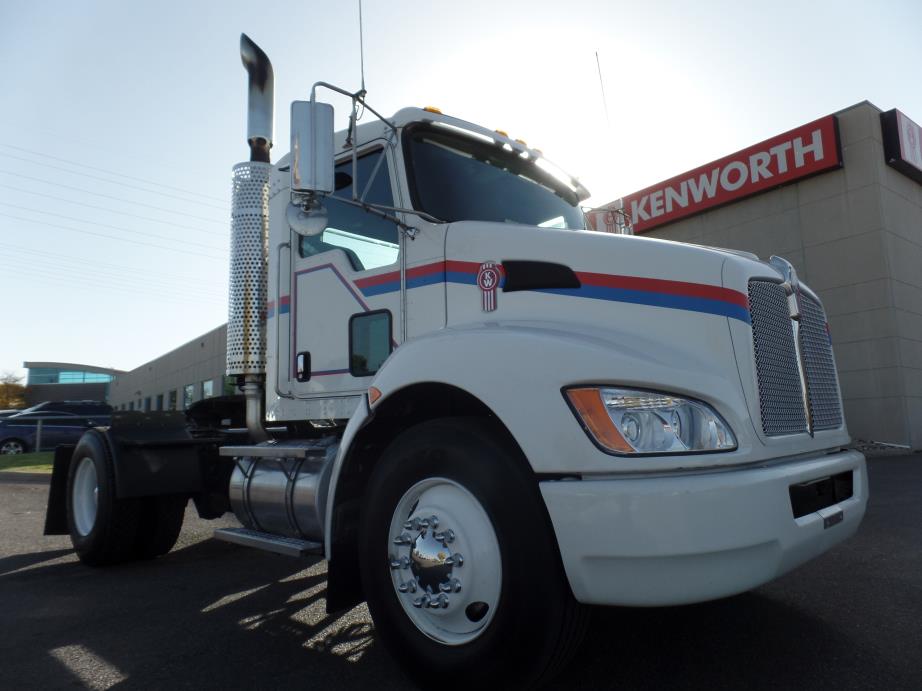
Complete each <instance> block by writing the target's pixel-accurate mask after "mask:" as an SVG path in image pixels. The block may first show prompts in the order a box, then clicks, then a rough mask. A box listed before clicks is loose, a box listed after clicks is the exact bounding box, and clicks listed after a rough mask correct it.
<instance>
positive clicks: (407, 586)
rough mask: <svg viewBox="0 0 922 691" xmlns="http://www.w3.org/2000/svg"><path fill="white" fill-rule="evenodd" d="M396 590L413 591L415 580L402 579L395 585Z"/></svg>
mask: <svg viewBox="0 0 922 691" xmlns="http://www.w3.org/2000/svg"><path fill="white" fill-rule="evenodd" d="M397 590H399V591H400V592H401V593H415V592H416V581H404V582H403V583H401V584H400V585H398V586H397Z"/></svg>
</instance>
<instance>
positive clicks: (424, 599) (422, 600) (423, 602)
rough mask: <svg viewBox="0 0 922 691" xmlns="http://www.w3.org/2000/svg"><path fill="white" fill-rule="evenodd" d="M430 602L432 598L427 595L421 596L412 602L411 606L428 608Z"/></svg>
mask: <svg viewBox="0 0 922 691" xmlns="http://www.w3.org/2000/svg"><path fill="white" fill-rule="evenodd" d="M430 602H432V598H431V597H429V595H421V596H420V597H418V598H416V599H415V600H413V606H414V607H416V608H421V607H428V606H429V603H430Z"/></svg>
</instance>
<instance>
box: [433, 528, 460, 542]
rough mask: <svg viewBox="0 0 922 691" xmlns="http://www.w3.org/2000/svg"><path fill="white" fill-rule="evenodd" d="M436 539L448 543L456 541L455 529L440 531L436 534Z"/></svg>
mask: <svg viewBox="0 0 922 691" xmlns="http://www.w3.org/2000/svg"><path fill="white" fill-rule="evenodd" d="M434 537H435V539H436V540H440V541H441V542H444V543H445V544H448V543H450V542H454V541H455V531H454V530H452V529H451V528H449V529H448V530H443V531H442V532H440V533H436V534H435V536H434Z"/></svg>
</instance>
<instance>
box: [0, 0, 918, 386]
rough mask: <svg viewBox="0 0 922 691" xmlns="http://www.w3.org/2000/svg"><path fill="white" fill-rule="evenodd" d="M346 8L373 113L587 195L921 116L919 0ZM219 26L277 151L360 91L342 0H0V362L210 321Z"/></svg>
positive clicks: (104, 359)
mask: <svg viewBox="0 0 922 691" xmlns="http://www.w3.org/2000/svg"><path fill="white" fill-rule="evenodd" d="M364 15H365V80H366V86H367V88H368V91H369V96H368V100H369V103H371V104H372V105H373V106H375V107H376V109H378V110H379V111H381V112H382V113H384V114H389V113H393V112H395V111H396V110H398V109H399V108H401V107H403V106H405V105H417V106H424V105H435V106H438V107H440V108H441V109H442V110H443V111H444V112H446V113H449V114H452V115H457V116H459V117H462V118H465V119H468V120H472V121H475V122H478V123H480V124H483V125H485V126H488V127H494V128H500V129H504V130H507V131H508V132H509V133H510V134H511V135H512V136H513V137H519V138H522V139H525V140H527V141H528V143H529V144H530V145H532V146H537V147H538V148H540V149H542V150H543V151H544V152H545V153H546V154H547V155H548V157H549V158H551V159H552V160H554V161H556V162H557V163H559V164H560V165H561V166H562V167H564V168H565V169H567V170H568V171H570V172H571V173H573V174H575V175H577V176H578V177H579V178H580V179H581V180H583V182H584V183H585V184H586V185H587V186H588V187H589V189H590V190H592V191H593V193H594V196H593V198H592V199H591V200H590V202H591V203H597V204H602V203H605V202H608V201H611V200H612V199H614V198H617V197H620V196H623V195H626V194H628V193H630V192H633V191H635V190H638V189H640V188H642V187H645V186H647V185H649V184H651V183H654V182H656V181H658V180H663V179H666V178H668V177H670V176H672V175H675V174H677V173H680V172H682V171H685V170H688V169H690V168H693V167H695V166H698V165H700V164H703V163H706V162H708V161H710V160H713V159H715V158H718V157H720V156H723V155H725V154H728V153H732V152H733V151H736V150H738V149H741V148H743V147H745V146H747V145H749V144H753V143H756V142H758V141H760V140H762V139H765V138H767V137H769V136H771V135H774V134H778V133H780V132H783V131H785V130H788V129H791V128H793V127H795V126H797V125H800V124H803V123H805V122H809V121H810V120H813V119H815V118H818V117H820V116H823V115H826V114H829V113H832V112H834V111H837V110H840V109H842V108H844V107H846V106H849V105H852V104H854V103H857V102H859V101H862V100H864V99H867V100H870V101H871V102H873V103H874V104H876V105H877V106H879V107H881V108H883V109H885V110H886V109H889V108H893V107H897V108H900V109H901V110H902V111H903V112H905V113H906V114H907V115H908V116H909V117H911V118H913V119H915V120H916V121H917V122H922V90H920V89H919V70H920V67H922V41H920V40H919V27H920V26H922V3H919V2H918V1H917V0H904V1H900V0H889V1H883V2H875V3H868V2H856V1H854V0H838V1H837V2H819V1H813V0H811V1H810V2H803V1H802V0H801V1H798V2H788V1H784V0H775V1H773V2H768V1H765V2H760V3H751V2H739V0H733V1H730V2H723V1H716V0H712V1H708V0H702V1H700V2H691V3H690V2H687V1H683V2H667V1H665V0H647V1H646V2H642V3H641V2H636V1H635V2H624V1H621V0H609V1H607V2H606V1H601V2H593V1H590V0H568V1H567V2H561V0H553V1H550V2H545V1H543V0H515V1H510V0H507V1H505V2H497V1H496V0H490V1H484V0H466V1H465V2H463V3H461V2H439V1H436V2H428V3H418V2H406V1H403V0H388V1H385V0H365V4H364ZM241 31H245V32H247V33H248V34H249V35H250V36H251V37H252V38H253V39H254V40H255V41H256V42H257V43H258V44H259V45H260V46H261V47H262V48H263V49H264V50H265V51H266V52H267V53H268V55H269V57H270V58H271V59H272V62H273V64H274V67H275V87H276V141H277V142H278V144H277V146H276V149H275V150H274V154H275V155H274V158H273V160H275V159H277V158H278V157H279V156H280V155H281V154H282V153H284V150H285V149H286V148H287V146H286V144H285V142H286V141H287V139H288V104H289V102H290V101H291V100H293V99H297V98H301V99H303V98H306V97H307V96H308V93H309V89H310V85H311V84H312V83H313V82H315V81H317V80H321V79H322V80H325V81H329V82H333V83H336V84H339V85H341V86H343V87H345V88H348V89H357V88H358V86H359V51H358V11H357V0H356V1H347V0H341V1H337V2H332V1H330V2H321V1H320V0H313V1H312V2H303V1H300V2H298V1H292V2H263V3H256V2H246V3H243V2H239V1H236V2H230V1H227V0H222V1H221V2H218V1H217V0H213V1H210V2H198V1H196V2H190V1H189V0H182V1H181V2H177V1H175V0H158V2H150V3H137V2H125V1H124V0H115V1H110V0H95V1H89V0H87V1H85V2H65V1H64V0H60V1H59V2H51V1H47V2H42V1H31V2H29V1H22V2H17V1H15V0H2V2H0V64H2V65H3V79H2V80H0V89H2V100H0V103H2V108H0V296H2V297H0V304H2V305H3V307H2V311H0V314H2V315H3V319H2V322H0V334H2V337H0V371H3V370H13V371H16V372H19V373H24V372H23V370H21V365H22V362H23V361H24V360H38V361H40V360H54V361H67V362H79V363H86V364H94V365H100V366H109V367H116V368H120V369H131V368H134V367H137V366H138V365H140V364H142V363H144V362H146V361H148V360H150V359H152V358H155V357H157V356H159V355H161V354H163V353H165V352H167V351H169V350H171V349H173V348H175V347H177V346H179V345H181V344H182V343H184V342H186V341H188V340H190V339H192V338H194V337H196V336H198V335H200V334H202V333H204V332H205V331H207V330H209V329H212V328H214V327H215V326H218V325H219V324H221V323H222V322H224V321H225V319H226V310H227V307H226V293H227V271H228V269H227V248H228V237H227V235H228V218H229V213H228V209H229V203H230V182H229V181H230V169H231V166H232V165H233V164H234V163H236V162H237V161H240V160H244V159H246V158H247V147H246V144H245V141H244V139H245V122H246V112H245V107H246V94H245V83H246V78H245V73H244V70H243V68H242V67H241V64H240V58H239V54H238V40H239V34H240V32H241ZM596 51H598V54H599V59H600V62H601V69H602V76H603V79H604V86H605V93H606V96H607V101H608V111H609V115H608V118H606V115H605V110H604V108H603V102H602V96H601V90H600V85H599V74H598V71H597V67H596V59H595V52H596ZM334 105H335V106H336V107H337V111H336V117H337V125H338V126H342V125H344V123H345V117H346V104H345V103H344V102H339V101H334Z"/></svg>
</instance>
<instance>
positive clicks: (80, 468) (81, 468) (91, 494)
mask: <svg viewBox="0 0 922 691" xmlns="http://www.w3.org/2000/svg"><path fill="white" fill-rule="evenodd" d="M71 491H72V492H73V494H72V496H71V506H72V507H73V512H74V527H76V529H77V532H78V533H80V535H82V536H84V537H86V536H87V535H89V534H90V531H91V530H93V526H94V525H95V524H96V511H97V509H98V507H99V483H98V481H97V478H96V464H95V463H93V459H92V458H89V457H84V458H81V459H80V463H79V464H78V465H77V471H76V473H74V486H73V489H72V490H71Z"/></svg>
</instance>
